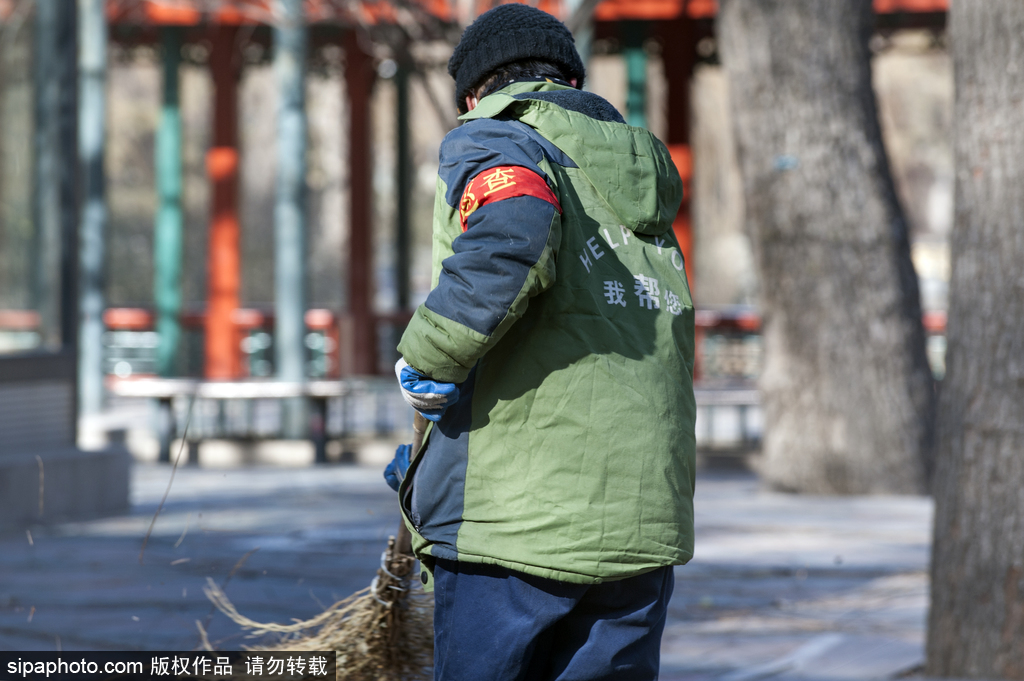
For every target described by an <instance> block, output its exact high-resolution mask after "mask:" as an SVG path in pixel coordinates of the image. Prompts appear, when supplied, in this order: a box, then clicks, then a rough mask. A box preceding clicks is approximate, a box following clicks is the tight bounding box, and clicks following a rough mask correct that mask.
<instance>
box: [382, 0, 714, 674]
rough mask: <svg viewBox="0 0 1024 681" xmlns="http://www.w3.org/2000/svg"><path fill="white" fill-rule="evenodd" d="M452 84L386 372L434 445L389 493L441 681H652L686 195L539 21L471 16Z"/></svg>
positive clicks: (683, 391) (672, 484)
mask: <svg viewBox="0 0 1024 681" xmlns="http://www.w3.org/2000/svg"><path fill="white" fill-rule="evenodd" d="M448 72H449V74H450V75H451V76H452V77H453V78H454V80H455V85H456V106H457V107H458V109H459V112H460V114H462V115H461V116H460V120H462V121H463V124H462V125H461V126H460V127H458V128H457V129H455V130H454V131H452V132H451V133H449V134H448V136H447V137H446V138H445V139H444V142H443V143H442V146H441V150H440V169H439V177H438V185H437V186H438V189H437V200H436V205H435V210H434V227H433V229H434V235H433V288H432V290H431V292H430V294H429V296H428V297H427V299H426V302H425V303H424V304H423V305H421V306H420V307H419V308H418V309H417V310H416V312H415V314H414V316H413V318H412V321H411V322H410V324H409V326H408V328H407V329H406V331H405V333H404V335H403V336H402V339H401V342H400V344H399V346H398V350H399V352H400V353H401V356H402V359H401V360H399V362H398V364H397V365H396V373H397V375H398V378H399V381H400V384H401V387H402V391H403V394H404V396H405V397H406V399H407V400H408V402H409V403H410V404H411V405H412V406H413V407H414V408H415V409H416V410H418V411H419V412H420V413H422V414H423V415H424V416H426V417H427V418H428V419H430V420H431V421H432V423H431V425H430V427H429V428H428V430H427V433H426V437H425V441H424V444H423V445H422V447H421V448H420V451H418V452H413V451H411V447H409V446H404V447H402V448H399V451H398V453H397V454H396V457H395V460H394V461H393V462H392V464H391V465H390V466H389V467H388V471H387V473H386V477H388V478H389V482H391V483H392V484H393V486H395V487H396V488H397V491H398V494H399V502H400V506H401V508H402V513H403V516H404V519H405V522H406V524H407V526H408V527H409V529H410V530H411V531H412V546H413V549H414V551H415V554H416V556H417V558H419V560H420V562H421V564H422V568H423V569H422V574H421V575H420V576H421V579H422V581H423V583H424V585H425V588H427V589H433V591H434V599H435V609H434V674H435V679H438V680H443V681H462V680H466V681H470V680H472V681H479V680H481V679H486V680H488V681H506V680H508V681H512V680H524V681H525V680H529V681H535V680H549V679H550V680H555V679H558V680H565V681H568V680H570V679H572V680H583V679H586V680H589V681H596V680H602V679H607V680H609V681H610V680H613V679H614V680H615V681H629V680H632V679H636V680H641V679H642V680H650V679H654V678H656V677H657V674H658V666H659V648H660V641H661V635H662V631H663V629H664V625H665V618H666V609H667V605H668V601H669V598H670V596H671V594H672V588H673V566H676V565H682V564H684V563H686V562H687V561H688V560H689V559H690V558H691V556H692V555H693V489H694V450H695V444H694V417H695V411H696V407H695V403H694V396H693V355H694V335H693V329H694V315H693V303H692V300H691V297H690V291H689V286H688V284H687V280H686V274H685V271H684V263H683V257H682V255H681V252H680V249H679V245H678V243H677V241H676V238H675V236H674V235H673V232H672V229H671V226H672V221H673V219H674V218H675V215H676V212H677V210H678V207H679V204H680V201H681V199H682V183H681V181H680V178H679V175H678V173H677V171H676V169H675V167H674V165H673V164H672V161H671V159H670V157H669V153H668V151H667V150H666V148H665V146H664V145H663V144H662V143H661V142H660V141H658V140H657V139H656V138H655V137H654V136H653V135H652V134H651V133H649V132H648V131H647V130H644V129H640V128H634V127H630V126H629V125H626V123H625V122H624V120H623V118H622V116H621V115H620V114H619V112H618V111H616V110H615V108H614V107H613V106H612V105H611V104H609V103H608V102H607V101H605V100H604V99H602V98H600V97H598V96H597V95H594V94H592V93H588V92H585V91H582V90H581V88H582V86H583V82H584V75H585V74H584V67H583V63H582V62H581V60H580V57H579V55H578V54H577V52H576V49H575V46H574V42H573V38H572V35H571V33H570V32H569V31H568V29H567V28H566V27H565V26H564V25H563V24H562V23H561V22H559V21H558V20H557V19H555V18H554V17H552V16H550V15H548V14H546V13H544V12H542V11H540V10H538V9H535V8H533V7H530V6H527V5H520V4H507V5H500V6H498V7H496V8H494V9H492V10H490V11H488V12H486V13H484V14H482V15H481V16H480V17H479V18H478V19H477V20H476V21H475V22H474V23H473V24H472V25H470V26H469V27H468V28H467V29H466V30H465V32H464V33H463V35H462V39H461V41H460V42H459V44H458V46H457V47H456V48H455V50H454V53H453V54H452V57H451V60H450V61H449V63H448ZM410 460H411V463H410Z"/></svg>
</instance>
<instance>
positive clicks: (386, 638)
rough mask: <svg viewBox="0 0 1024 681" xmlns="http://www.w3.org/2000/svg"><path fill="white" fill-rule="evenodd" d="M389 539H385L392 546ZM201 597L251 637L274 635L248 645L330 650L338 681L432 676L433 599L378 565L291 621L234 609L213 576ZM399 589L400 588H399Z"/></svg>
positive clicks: (399, 680)
mask: <svg viewBox="0 0 1024 681" xmlns="http://www.w3.org/2000/svg"><path fill="white" fill-rule="evenodd" d="M394 542H395V540H394V538H392V539H391V540H390V541H389V542H388V549H389V551H391V550H393V547H394ZM208 582H209V583H208V586H207V587H206V588H205V589H204V591H205V592H206V596H207V597H208V598H209V599H210V600H211V601H212V602H213V603H214V605H216V606H217V608H218V609H219V610H220V611H221V612H223V613H224V614H225V615H227V616H228V617H229V618H230V619H231V620H232V621H234V622H235V623H237V624H238V625H240V626H241V627H243V628H244V629H247V630H249V632H250V634H249V635H250V637H258V636H277V637H278V640H277V641H276V642H274V643H271V644H270V645H260V646H254V647H251V648H249V649H250V650H266V651H273V650H294V651H300V650H306V651H309V650H334V651H337V654H338V681H417V680H419V679H430V678H432V669H431V668H432V666H433V663H434V659H433V658H434V630H433V611H434V603H433V596H432V595H431V594H427V593H424V592H423V590H422V589H421V588H419V587H418V586H414V585H413V584H410V583H409V581H408V580H405V579H395V576H394V575H389V574H388V571H387V570H385V569H383V567H382V569H380V570H378V572H377V579H375V580H374V583H373V584H372V585H371V586H369V587H367V588H365V589H362V590H361V591H357V592H356V593H354V594H352V595H351V596H349V597H348V598H346V599H344V600H341V601H338V602H337V603H335V604H334V605H332V606H331V607H329V608H327V609H326V610H325V611H324V612H322V613H320V614H319V615H317V616H316V617H313V618H311V619H308V620H302V621H296V622H294V623H292V624H276V623H273V622H269V623H265V622H256V621H255V620H252V619H250V618H248V617H246V616H245V615H242V614H241V613H239V612H238V610H237V609H236V608H235V606H234V605H233V604H232V603H231V601H229V600H228V598H227V596H226V595H225V594H224V592H223V591H222V590H221V589H220V587H218V586H217V584H216V583H214V582H213V581H212V580H208ZM403 590H404V591H403Z"/></svg>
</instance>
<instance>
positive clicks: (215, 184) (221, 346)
mask: <svg viewBox="0 0 1024 681" xmlns="http://www.w3.org/2000/svg"><path fill="white" fill-rule="evenodd" d="M212 33H213V35H212V38H213V40H212V43H213V48H212V50H211V52H210V72H211V74H212V76H213V84H214V90H215V95H214V105H213V144H212V146H211V148H210V150H209V151H208V152H207V154H206V168H207V173H208V174H209V176H210V184H211V186H212V192H211V193H212V214H211V216H210V244H209V253H208V273H207V303H206V377H207V378H214V379H218V378H219V379H230V378H236V377H238V376H239V375H240V372H241V362H240V358H239V340H240V339H239V338H238V332H237V330H236V329H235V322H234V315H235V310H237V309H238V308H239V290H240V288H241V257H240V256H239V234H240V223H239V219H238V79H239V76H240V74H241V55H240V53H239V51H238V50H237V49H236V47H235V38H236V35H237V33H238V28H237V27H235V26H217V27H215V28H214V29H213V32H212Z"/></svg>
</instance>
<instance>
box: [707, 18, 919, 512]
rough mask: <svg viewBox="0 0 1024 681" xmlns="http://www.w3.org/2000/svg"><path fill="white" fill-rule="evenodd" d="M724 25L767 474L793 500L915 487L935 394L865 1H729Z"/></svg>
mask: <svg viewBox="0 0 1024 681" xmlns="http://www.w3.org/2000/svg"><path fill="white" fill-rule="evenodd" d="M718 21H719V23H718V26H719V28H718V31H719V45H720V47H721V55H722V60H723V64H724V66H725V68H726V71H727V73H728V77H729V80H730V98H731V108H732V112H733V120H734V125H735V126H736V137H737V144H738V148H739V155H740V167H741V171H742V174H743V181H744V187H745V196H746V215H747V225H748V227H749V229H750V231H751V238H752V241H753V245H754V252H755V259H756V262H757V266H758V270H759V275H760V282H761V307H762V312H763V315H764V343H765V367H764V371H763V374H762V379H761V388H762V395H763V400H764V407H765V433H764V452H763V453H764V462H763V465H764V468H763V471H762V473H763V475H764V477H765V478H766V480H767V481H768V482H769V483H770V484H772V485H773V486H775V487H777V488H780V489H788V490H792V491H799V492H812V493H826V494H829V493H840V494H843V493H846V494H858V493H913V492H921V491H923V490H924V489H925V485H926V481H927V479H928V476H929V453H930V448H931V425H932V418H933V417H932V415H933V412H934V406H933V405H934V393H933V388H932V377H931V374H930V371H929V369H928V364H927V360H926V356H925V350H924V331H923V328H922V325H921V310H920V297H919V293H918V286H917V278H916V276H915V274H914V269H913V265H912V263H911V260H910V247H909V242H908V237H907V223H906V220H905V219H904V216H903V213H902V211H901V210H900V206H899V204H898V202H897V199H896V193H895V190H894V187H893V182H892V177H891V175H890V172H889V167H888V162H887V159H886V155H885V150H884V148H883V145H882V137H881V131H880V128H879V124H878V119H877V116H876V107H875V98H874V93H873V91H872V89H871V63H870V57H871V55H870V51H869V49H868V38H869V37H870V35H871V30H872V26H873V21H874V15H873V12H872V7H871V1H870V0H829V2H821V1H820V0H757V1H756V2H755V1H752V0H725V1H723V2H722V3H721V10H720V13H719V20H718Z"/></svg>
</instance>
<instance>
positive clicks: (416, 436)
mask: <svg viewBox="0 0 1024 681" xmlns="http://www.w3.org/2000/svg"><path fill="white" fill-rule="evenodd" d="M426 431H427V419H425V418H423V414H421V413H419V412H418V411H417V412H415V415H414V416H413V422H412V455H413V457H415V456H417V455H418V454H419V451H420V447H422V446H423V434H424V433H425V432H426ZM410 463H411V461H410ZM395 553H397V554H398V555H399V556H411V555H412V533H411V532H409V528H408V527H406V526H405V519H402V521H401V522H400V523H398V534H397V535H396V537H395Z"/></svg>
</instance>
